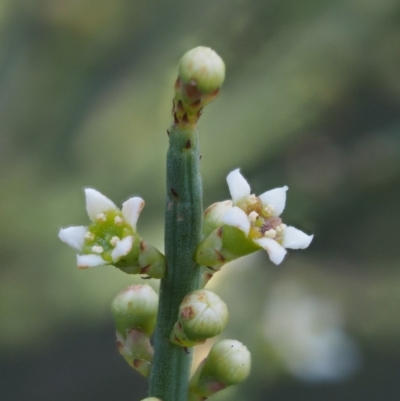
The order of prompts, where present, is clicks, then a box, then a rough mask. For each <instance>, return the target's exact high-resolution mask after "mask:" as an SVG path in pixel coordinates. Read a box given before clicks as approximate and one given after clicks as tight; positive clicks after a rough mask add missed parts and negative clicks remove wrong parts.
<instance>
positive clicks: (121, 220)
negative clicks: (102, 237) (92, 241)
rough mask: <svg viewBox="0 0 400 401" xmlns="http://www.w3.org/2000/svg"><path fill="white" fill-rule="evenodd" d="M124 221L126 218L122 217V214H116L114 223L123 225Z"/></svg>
mask: <svg viewBox="0 0 400 401" xmlns="http://www.w3.org/2000/svg"><path fill="white" fill-rule="evenodd" d="M123 223H124V220H123V219H122V217H121V216H115V217H114V224H115V225H116V226H122V224H123Z"/></svg>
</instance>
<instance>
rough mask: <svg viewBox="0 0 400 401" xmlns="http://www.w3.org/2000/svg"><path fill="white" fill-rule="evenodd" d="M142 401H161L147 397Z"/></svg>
mask: <svg viewBox="0 0 400 401" xmlns="http://www.w3.org/2000/svg"><path fill="white" fill-rule="evenodd" d="M142 401H162V400H161V399H160V398H156V397H147V398H144V399H143V400H142Z"/></svg>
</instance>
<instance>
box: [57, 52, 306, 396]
mask: <svg viewBox="0 0 400 401" xmlns="http://www.w3.org/2000/svg"><path fill="white" fill-rule="evenodd" d="M224 78H225V65H224V62H223V61H222V59H221V58H220V57H219V56H218V55H217V54H216V53H215V52H214V51H213V50H211V49H209V48H206V47H197V48H194V49H192V50H190V51H188V52H187V53H186V54H185V55H184V56H183V57H182V59H181V60H180V63H179V71H178V78H177V80H176V82H175V96H174V100H173V121H172V124H171V126H170V128H169V130H168V134H169V149H168V152H167V185H166V189H167V195H166V203H165V255H164V254H163V253H162V252H160V251H159V250H158V249H156V248H155V247H154V246H152V245H151V244H149V243H148V242H146V241H145V240H144V239H142V238H141V236H140V235H139V234H138V232H137V228H136V223H137V220H138V217H139V215H140V212H141V210H142V209H143V206H144V200H143V199H141V198H140V197H134V198H131V199H128V200H127V201H126V202H124V203H123V204H122V208H121V209H119V208H118V207H117V206H116V205H115V204H114V203H113V202H112V201H111V200H110V199H108V198H107V197H105V196H104V195H102V194H101V193H100V192H98V191H96V190H94V189H90V188H87V189H86V190H85V194H86V210H87V213H88V216H89V219H90V224H89V225H88V226H76V227H69V228H64V229H61V230H60V233H59V237H60V239H61V240H62V241H63V242H65V243H66V244H68V245H69V246H71V247H72V248H75V249H76V250H77V251H78V256H77V265H78V267H79V268H81V269H86V268H89V267H94V266H100V265H113V266H115V267H117V268H119V269H120V270H122V271H123V272H125V273H128V274H141V275H144V276H148V277H152V278H155V279H161V283H160V291H159V295H157V294H156V293H155V292H154V290H153V289H152V288H151V287H150V286H148V285H146V284H141V285H134V286H130V287H128V288H126V289H125V290H124V291H122V292H121V293H120V294H118V295H117V296H116V298H115V299H114V301H113V304H112V310H113V314H114V318H115V325H116V335H117V347H118V351H119V352H120V354H121V355H122V356H123V357H124V358H125V360H126V361H127V362H128V364H129V365H130V366H132V367H133V368H134V369H136V370H137V371H138V372H139V373H140V374H142V375H143V376H145V377H148V378H149V398H147V399H146V400H147V401H148V400H157V399H159V400H162V401H186V400H190V401H200V400H205V399H207V398H208V397H210V396H212V395H213V394H215V393H217V392H218V391H221V390H223V389H225V388H226V387H228V386H231V385H234V384H238V383H240V382H241V381H243V380H244V379H245V378H246V377H247V376H248V374H249V372H250V364H251V358H250V353H249V351H248V350H247V348H246V347H245V346H244V345H243V344H241V343H240V342H239V341H237V340H222V341H219V342H217V343H215V344H214V346H213V347H212V348H211V350H210V352H209V354H208V356H207V357H206V359H205V360H204V361H203V362H201V363H200V365H199V366H198V368H197V370H196V371H195V373H194V375H193V376H192V377H191V378H190V377H189V376H190V371H191V364H192V350H193V347H195V346H196V345H198V344H201V343H204V342H205V341H206V340H207V339H208V338H212V337H214V336H216V335H218V334H220V333H221V332H222V331H223V329H224V327H225V325H226V323H227V321H228V308H227V306H226V304H225V303H224V302H223V301H222V300H221V298H220V297H219V296H218V295H217V294H215V293H214V292H212V291H209V290H207V289H204V287H205V286H206V284H207V282H208V281H209V280H210V279H211V278H212V276H213V275H214V274H215V273H216V272H218V271H219V270H220V269H221V268H222V266H223V265H224V264H225V263H227V262H229V261H232V260H234V259H237V258H240V257H241V256H244V255H248V254H251V253H253V252H256V251H258V250H260V249H264V250H266V251H267V253H268V255H269V258H270V260H271V261H272V262H273V263H274V264H280V263H281V262H282V260H283V259H284V257H285V254H286V249H287V248H289V249H304V248H306V247H308V245H309V244H310V242H311V240H312V236H311V235H307V234H305V233H303V232H302V231H300V230H298V229H296V228H294V227H291V226H287V225H286V224H284V223H283V221H282V219H281V217H280V215H281V213H282V212H283V209H284V207H285V201H286V191H287V189H288V188H287V187H286V186H283V187H281V188H276V189H272V190H269V191H267V192H264V193H263V194H261V195H258V196H257V195H254V194H252V193H251V190H250V186H249V184H248V183H247V181H246V179H245V178H244V177H243V176H242V174H241V173H240V171H239V170H238V169H237V170H234V171H232V172H231V173H230V174H229V175H228V177H227V183H228V187H229V191H230V194H231V197H232V199H230V200H226V201H222V202H217V203H214V204H213V205H211V206H209V207H208V208H207V209H206V210H205V211H203V205H202V183H201V176H200V169H199V164H200V153H199V138H198V133H197V122H198V120H199V118H200V116H201V114H202V112H203V110H204V107H205V106H206V105H207V104H208V103H210V102H211V101H212V100H214V99H215V98H216V97H217V96H218V93H219V91H220V88H221V85H222V83H223V81H224ZM153 332H154V338H153V341H152V342H151V341H150V337H151V336H152V335H153Z"/></svg>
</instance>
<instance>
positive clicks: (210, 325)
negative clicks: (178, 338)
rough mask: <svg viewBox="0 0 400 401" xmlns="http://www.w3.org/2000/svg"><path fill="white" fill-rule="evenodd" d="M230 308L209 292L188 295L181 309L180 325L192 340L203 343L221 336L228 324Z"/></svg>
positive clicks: (202, 291)
mask: <svg viewBox="0 0 400 401" xmlns="http://www.w3.org/2000/svg"><path fill="white" fill-rule="evenodd" d="M228 315H229V314H228V308H227V307H226V304H225V302H224V301H222V299H221V298H220V297H219V296H218V295H216V294H215V293H213V292H212V291H209V290H196V291H193V292H191V293H190V294H188V295H187V296H186V297H185V298H184V299H183V301H182V303H181V305H180V307H179V323H180V324H181V326H182V330H183V331H184V333H185V334H186V336H187V337H188V338H189V339H190V340H195V341H202V340H206V339H207V338H211V337H215V336H216V335H218V334H220V333H221V331H222V330H223V329H224V328H225V326H226V324H227V322H228Z"/></svg>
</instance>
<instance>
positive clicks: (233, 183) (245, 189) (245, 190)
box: [226, 169, 251, 204]
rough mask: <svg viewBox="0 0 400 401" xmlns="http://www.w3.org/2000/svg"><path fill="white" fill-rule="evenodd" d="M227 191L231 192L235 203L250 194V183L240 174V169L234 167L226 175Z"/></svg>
mask: <svg viewBox="0 0 400 401" xmlns="http://www.w3.org/2000/svg"><path fill="white" fill-rule="evenodd" d="M226 181H227V183H228V187H229V192H230V193H231V196H232V200H233V204H236V203H237V202H239V201H240V200H242V199H243V198H247V197H248V196H250V191H251V190H250V185H249V184H248V182H247V181H246V179H245V178H244V177H243V176H242V174H240V170H239V169H236V170H234V171H232V172H230V173H229V174H228V176H227V177H226Z"/></svg>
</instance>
